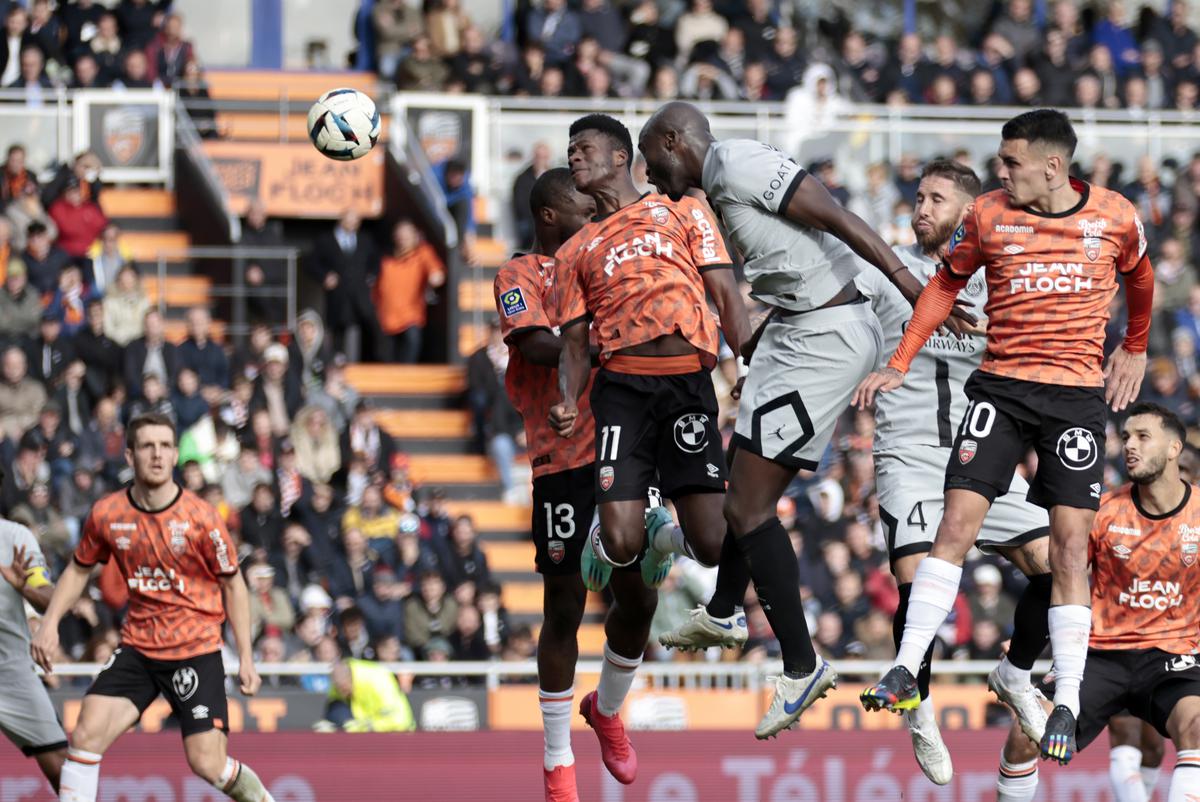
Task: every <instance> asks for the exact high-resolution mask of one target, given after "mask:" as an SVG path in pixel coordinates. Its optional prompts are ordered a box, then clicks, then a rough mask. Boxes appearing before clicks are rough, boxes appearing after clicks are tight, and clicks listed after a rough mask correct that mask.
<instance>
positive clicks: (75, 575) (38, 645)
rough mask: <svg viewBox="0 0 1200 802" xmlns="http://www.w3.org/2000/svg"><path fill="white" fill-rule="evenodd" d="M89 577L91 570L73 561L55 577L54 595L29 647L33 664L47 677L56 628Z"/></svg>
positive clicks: (79, 594) (56, 638) (51, 670)
mask: <svg viewBox="0 0 1200 802" xmlns="http://www.w3.org/2000/svg"><path fill="white" fill-rule="evenodd" d="M91 575H92V569H91V567H84V566H82V565H80V564H79V563H77V562H75V561H74V560H72V561H71V562H70V564H68V565H67V568H66V570H65V571H63V572H62V576H60V577H59V578H58V584H57V585H55V586H54V594H53V595H52V596H51V597H50V603H49V604H48V605H47V606H46V612H45V614H44V615H42V622H41V624H39V625H38V631H37V634H36V635H35V636H34V637H33V641H32V642H31V643H30V647H29V650H30V652H31V653H32V655H33V661H34V662H35V663H37V664H38V665H39V666H41V667H42V670H44V671H45V672H46V673H47V674H49V673H52V672H53V671H54V656H55V655H56V654H58V625H59V623H61V622H62V619H63V616H64V615H66V614H67V611H68V610H70V609H71V607H72V606H73V605H74V604H75V602H77V601H79V597H80V596H82V595H83V591H84V589H86V588H87V583H88V578H89V577H90V576H91Z"/></svg>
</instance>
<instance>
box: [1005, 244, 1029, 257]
mask: <svg viewBox="0 0 1200 802" xmlns="http://www.w3.org/2000/svg"><path fill="white" fill-rule="evenodd" d="M1004 252H1005V253H1007V254H1008V255H1009V256H1016V255H1017V254H1019V253H1025V249H1024V248H1023V247H1021V246H1020V245H1017V244H1015V243H1014V244H1013V245H1005V246H1004Z"/></svg>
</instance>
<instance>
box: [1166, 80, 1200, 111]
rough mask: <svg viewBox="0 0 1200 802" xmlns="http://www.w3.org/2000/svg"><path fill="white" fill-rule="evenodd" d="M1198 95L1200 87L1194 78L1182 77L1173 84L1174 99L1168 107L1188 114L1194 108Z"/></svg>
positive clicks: (1199, 95) (1199, 94)
mask: <svg viewBox="0 0 1200 802" xmlns="http://www.w3.org/2000/svg"><path fill="white" fill-rule="evenodd" d="M1197 97H1200V87H1198V85H1197V83H1196V81H1195V80H1192V79H1191V78H1184V79H1181V80H1180V81H1179V83H1177V84H1175V100H1174V103H1173V104H1172V106H1171V107H1170V108H1172V109H1173V110H1175V111H1181V112H1184V113H1185V114H1190V113H1191V112H1194V111H1195V110H1196V99H1197Z"/></svg>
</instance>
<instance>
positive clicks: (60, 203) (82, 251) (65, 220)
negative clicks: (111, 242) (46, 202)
mask: <svg viewBox="0 0 1200 802" xmlns="http://www.w3.org/2000/svg"><path fill="white" fill-rule="evenodd" d="M49 213H50V218H51V219H52V220H54V223H55V224H56V225H57V226H58V245H59V247H61V248H62V249H63V250H64V251H66V252H67V254H69V255H70V256H72V257H73V258H76V259H81V258H83V257H85V256H87V254H88V251H89V250H91V247H92V245H93V243H95V242H96V240H97V239H99V237H100V234H101V232H103V231H104V229H105V227H107V226H108V218H107V217H105V216H104V212H103V211H101V210H100V205H99V204H98V203H96V202H95V201H93V200H86V199H84V197H83V189H82V187H81V186H80V183H79V180H78V179H77V178H75V177H74V176H72V178H71V179H70V180H69V181H68V182H67V185H66V187H64V189H63V194H62V196H61V197H59V198H58V199H57V200H56V201H54V203H52V204H51V205H50V209H49Z"/></svg>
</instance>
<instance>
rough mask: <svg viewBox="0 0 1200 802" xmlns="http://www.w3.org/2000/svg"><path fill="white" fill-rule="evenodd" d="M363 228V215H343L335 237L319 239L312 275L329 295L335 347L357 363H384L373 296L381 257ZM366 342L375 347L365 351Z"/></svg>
mask: <svg viewBox="0 0 1200 802" xmlns="http://www.w3.org/2000/svg"><path fill="white" fill-rule="evenodd" d="M361 225H362V217H361V216H359V214H358V212H357V211H355V210H354V209H347V210H346V211H345V212H343V213H342V216H341V219H339V220H338V223H337V225H336V226H335V227H334V229H333V230H332V231H329V232H326V233H323V234H321V235H320V236H318V238H317V241H316V244H315V246H314V254H313V258H312V259H311V260H308V262H309V265H310V267H309V270H310V272H311V273H312V275H313V277H314V278H315V279H316V280H317V281H318V282H320V284H321V286H322V287H324V289H325V321H326V323H327V324H328V325H329V329H330V331H332V332H333V335H334V340H335V347H337V348H338V350H340V351H341V352H342V353H344V354H346V356H347V357H348V358H349V359H350V361H351V362H358V361H360V359H363V358H366V357H367V356H368V355H369V356H370V357H372V358H373V359H374V361H382V360H383V359H385V358H386V357H387V353H386V350H384V349H383V348H382V346H383V343H382V335H381V333H380V331H379V321H378V320H377V319H376V317H375V307H374V305H373V304H372V303H371V291H370V285H371V284H373V283H374V281H375V279H376V278H377V277H378V275H379V254H378V252H377V251H376V249H375V245H374V243H373V242H372V241H371V238H370V237H368V236H366V235H364V234H363V233H362V232H361V231H360V230H359V229H360V227H361ZM364 337H365V338H366V339H367V341H368V342H369V343H370V346H369V347H366V346H364V345H363V343H362V340H363V338H364Z"/></svg>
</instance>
